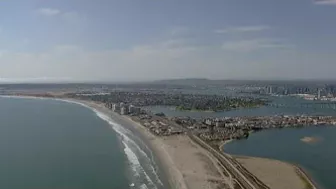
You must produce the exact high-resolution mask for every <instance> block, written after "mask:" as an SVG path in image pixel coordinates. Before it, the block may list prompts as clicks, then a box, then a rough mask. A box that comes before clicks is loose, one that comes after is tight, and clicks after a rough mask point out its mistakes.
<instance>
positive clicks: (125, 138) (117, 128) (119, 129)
mask: <svg viewBox="0 0 336 189" xmlns="http://www.w3.org/2000/svg"><path fill="white" fill-rule="evenodd" d="M95 112H96V114H97V116H98V117H100V118H101V119H103V120H105V121H107V122H108V123H109V124H110V125H111V126H112V128H113V129H114V130H115V131H116V132H117V133H118V134H119V135H120V136H122V137H123V138H122V140H123V141H125V142H126V143H127V144H128V145H131V146H132V147H134V148H135V149H136V150H137V151H138V152H139V153H140V154H141V155H142V156H143V157H145V159H146V160H148V161H149V163H148V168H149V169H150V171H151V173H152V174H153V175H154V176H155V180H156V181H157V182H158V183H159V184H160V185H163V183H162V181H161V180H160V178H159V176H158V174H157V171H156V169H155V167H154V166H156V164H155V161H154V160H153V155H152V151H150V153H151V156H152V158H150V157H148V155H147V153H146V152H144V151H143V150H142V149H141V147H140V146H139V145H138V144H137V143H136V142H135V141H134V140H132V139H131V138H130V137H128V136H127V134H130V135H132V136H133V137H134V135H133V133H132V132H131V131H129V130H128V129H126V128H124V127H122V126H121V125H119V124H118V123H115V122H113V121H112V120H111V118H110V117H109V116H107V115H105V114H103V113H101V112H99V111H96V110H95ZM140 141H141V140H140ZM143 145H144V146H145V147H146V148H147V149H149V148H148V146H147V145H145V144H143ZM153 165H154V166H153ZM145 174H146V175H147V173H146V172H145Z"/></svg>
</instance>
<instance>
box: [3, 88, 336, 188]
mask: <svg viewBox="0 0 336 189" xmlns="http://www.w3.org/2000/svg"><path fill="white" fill-rule="evenodd" d="M228 88H229V87H228ZM4 91H6V93H5V92H4ZM33 91H34V90H33ZM66 91H67V92H65V93H64V92H63V93H60V94H58V93H55V92H50V93H36V92H31V93H27V92H25V93H23V92H22V91H20V90H12V91H10V92H8V90H3V92H2V93H3V95H16V96H21V95H23V96H34V97H47V98H61V99H62V98H63V99H75V100H79V101H86V102H94V103H98V104H103V105H104V106H105V107H106V108H108V109H109V110H111V111H112V112H115V113H117V114H120V115H122V116H126V117H128V118H130V119H131V120H133V121H135V122H137V123H139V124H140V125H141V126H142V127H144V128H146V129H147V130H148V131H150V132H151V133H152V134H154V135H155V136H158V137H168V136H176V135H184V136H187V137H189V138H190V140H192V141H193V142H194V143H196V144H198V145H199V146H201V147H202V148H204V149H206V150H207V151H208V152H209V153H211V155H212V156H213V157H215V158H216V159H217V161H218V163H217V166H218V167H220V169H221V174H222V175H223V176H225V177H227V178H230V180H231V185H229V184H228V183H227V182H223V181H221V180H216V179H213V180H211V179H209V181H211V182H214V183H217V184H218V188H234V189H257V188H258V189H259V188H260V189H264V188H265V189H266V188H270V187H269V186H268V185H266V184H265V183H264V182H262V181H261V180H260V179H259V178H257V177H256V176H255V175H254V174H253V173H251V172H250V171H249V170H247V169H246V168H245V167H244V166H243V165H242V164H241V163H240V162H238V161H237V160H236V158H235V157H234V156H231V155H229V154H227V153H225V152H224V151H223V148H222V146H223V145H224V144H225V143H226V142H228V141H231V140H244V139H246V138H248V137H249V136H250V135H251V133H253V132H258V131H261V130H267V129H279V128H301V127H308V126H323V125H328V126H329V125H336V117H335V116H326V115H304V114H301V115H270V116H223V117H213V116H203V117H202V118H194V117H189V116H167V115H165V113H163V112H152V111H151V110H150V108H148V107H151V106H164V107H173V108H174V109H175V110H176V111H201V112H222V111H230V110H236V109H244V108H259V107H267V106H274V102H273V100H272V99H273V97H274V96H276V95H280V94H279V93H282V94H281V95H287V96H292V97H293V98H297V97H301V96H305V95H311V96H314V98H313V99H315V100H317V101H318V103H320V101H322V100H326V99H328V100H330V101H331V99H333V97H332V96H333V94H334V92H335V91H334V89H333V88H331V87H327V88H325V89H321V88H319V89H317V90H316V91H314V92H311V93H310V92H309V91H310V90H309V89H308V88H305V89H303V90H302V89H301V88H300V89H297V91H298V92H296V93H294V92H291V94H289V93H290V91H293V89H291V88H288V89H281V87H277V88H274V87H272V86H266V87H256V86H254V85H250V86H244V87H236V88H235V91H236V94H237V95H219V94H196V93H187V92H170V93H167V92H164V91H163V90H161V89H159V90H147V89H146V90H138V89H134V88H132V89H128V88H124V89H115V88H114V89H113V90H110V89H106V88H99V89H94V90H93V89H91V90H88V89H85V90H83V89H78V88H77V89H76V90H72V92H69V90H68V89H67V90H66ZM279 91H280V92H279ZM313 93H316V94H313ZM239 94H240V95H239ZM242 94H244V95H242ZM256 94H258V95H256ZM318 103H317V104H318ZM330 103H332V102H330ZM331 107H332V106H331ZM204 115H206V114H204ZM297 172H298V174H299V175H300V177H301V178H302V180H304V182H305V183H306V185H307V188H310V189H314V188H316V186H315V185H314V183H313V182H312V181H311V180H310V178H308V176H307V175H306V174H305V173H304V172H303V171H301V169H300V168H298V169H297Z"/></svg>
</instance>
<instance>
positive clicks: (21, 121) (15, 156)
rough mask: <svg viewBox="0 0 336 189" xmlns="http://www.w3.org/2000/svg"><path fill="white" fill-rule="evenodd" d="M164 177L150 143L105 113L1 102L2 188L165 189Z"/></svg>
mask: <svg viewBox="0 0 336 189" xmlns="http://www.w3.org/2000/svg"><path fill="white" fill-rule="evenodd" d="M160 172H161V171H160V166H159V165H158V164H157V161H156V158H155V157H154V155H153V153H152V152H151V150H150V148H149V147H148V146H147V145H146V141H143V140H142V139H141V138H140V137H139V136H138V135H137V133H134V132H133V131H131V130H129V129H127V127H123V126H122V125H120V124H119V123H117V122H115V121H114V120H112V119H111V118H110V117H109V116H107V115H105V114H103V113H101V112H98V111H94V110H92V109H89V108H86V107H83V106H81V105H78V104H74V103H68V102H63V101H58V100H51V99H26V98H8V97H0V188H6V189H38V188H48V189H53V188H54V189H92V188H95V189H133V188H134V189H164V188H167V186H166V183H167V182H166V181H165V180H164V179H163V176H162V175H163V174H162V173H160Z"/></svg>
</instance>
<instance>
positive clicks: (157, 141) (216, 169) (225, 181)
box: [28, 97, 315, 189]
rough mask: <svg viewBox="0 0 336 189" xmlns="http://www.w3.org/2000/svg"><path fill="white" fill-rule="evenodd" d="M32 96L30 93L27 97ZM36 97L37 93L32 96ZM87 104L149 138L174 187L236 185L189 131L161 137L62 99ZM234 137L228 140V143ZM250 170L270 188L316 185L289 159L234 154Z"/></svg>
mask: <svg viewBox="0 0 336 189" xmlns="http://www.w3.org/2000/svg"><path fill="white" fill-rule="evenodd" d="M28 98H29V97H28ZM33 98H34V97H33ZM60 100H62V101H67V102H74V103H79V104H82V105H85V106H87V107H89V108H92V109H94V110H96V111H98V112H101V113H103V114H105V115H107V116H109V117H110V118H111V119H112V120H114V121H116V122H117V123H120V124H121V125H123V126H125V127H126V128H129V129H130V130H132V131H136V132H137V133H138V134H139V135H141V136H142V137H143V138H145V139H146V141H148V143H149V147H150V148H151V149H152V150H153V152H154V153H155V155H156V157H157V158H158V159H159V163H160V165H161V166H162V167H163V172H164V173H165V176H166V177H167V178H166V179H167V180H168V181H169V184H170V187H169V188H174V189H217V188H221V189H226V188H233V186H232V183H231V182H230V179H229V178H228V177H226V176H225V175H224V174H223V171H222V168H220V166H218V161H217V159H216V158H215V157H213V156H212V155H211V154H210V153H209V152H208V151H206V150H204V149H203V148H201V147H200V146H198V145H197V144H195V143H193V142H192V141H191V140H190V139H189V137H188V136H186V135H176V136H165V137H158V136H155V135H153V134H152V133H151V132H149V131H148V130H147V128H145V127H144V126H142V125H140V123H138V122H135V121H133V120H132V119H131V117H129V116H121V115H119V114H117V113H115V112H112V111H111V110H109V109H108V108H106V107H105V106H104V104H99V103H96V102H93V101H82V100H76V99H60ZM231 141H232V140H229V141H225V142H223V144H222V145H221V149H223V147H224V146H225V144H227V143H229V142H231ZM233 157H235V159H236V160H237V161H238V162H239V163H241V164H242V165H243V166H244V167H245V168H246V169H247V170H248V171H249V172H251V173H252V174H253V175H255V176H256V177H257V178H258V179H260V181H262V182H263V183H265V184H266V185H267V186H269V187H270V188H271V189H284V188H295V189H307V188H311V189H315V186H314V183H313V181H311V180H310V178H309V177H308V176H307V174H306V173H304V172H303V170H302V169H300V168H299V167H297V166H295V165H292V164H290V163H286V162H282V161H278V160H273V159H265V158H257V157H248V156H233Z"/></svg>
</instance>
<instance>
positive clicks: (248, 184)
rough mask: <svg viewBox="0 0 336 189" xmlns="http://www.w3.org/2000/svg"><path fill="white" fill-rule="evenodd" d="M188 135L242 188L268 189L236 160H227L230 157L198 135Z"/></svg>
mask: <svg viewBox="0 0 336 189" xmlns="http://www.w3.org/2000/svg"><path fill="white" fill-rule="evenodd" d="M188 136H189V137H190V139H191V140H193V141H195V142H196V143H197V144H199V145H200V146H202V147H203V148H205V149H207V150H208V151H209V152H210V153H212V154H213V155H214V156H215V157H216V158H217V159H218V160H219V161H220V162H221V163H222V164H223V165H224V166H225V168H226V169H227V170H229V172H230V173H231V174H233V176H234V178H235V180H236V181H238V183H237V184H239V185H240V186H242V187H243V189H269V187H267V186H266V185H265V184H263V183H262V182H261V181H259V180H258V179H257V178H256V177H255V176H254V175H252V174H251V173H249V172H247V171H246V170H245V169H244V168H242V167H241V165H240V164H238V162H232V160H229V159H231V158H228V157H226V156H225V155H224V154H222V153H220V152H218V151H217V150H215V149H213V147H211V146H210V145H209V144H207V143H206V142H204V141H203V140H202V139H200V138H199V137H197V136H195V135H193V134H192V133H188ZM239 169H241V170H242V171H243V172H244V173H246V174H248V175H247V176H246V175H244V174H243V173H242V171H240V170H239ZM248 178H250V179H248Z"/></svg>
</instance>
